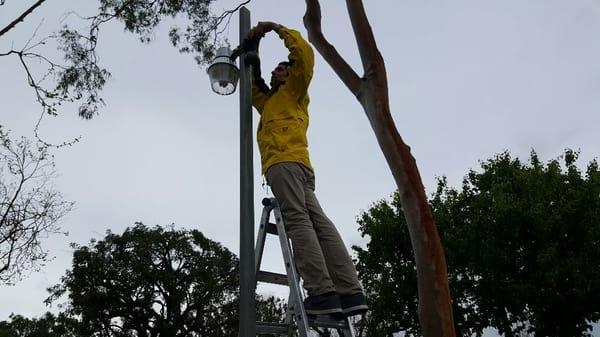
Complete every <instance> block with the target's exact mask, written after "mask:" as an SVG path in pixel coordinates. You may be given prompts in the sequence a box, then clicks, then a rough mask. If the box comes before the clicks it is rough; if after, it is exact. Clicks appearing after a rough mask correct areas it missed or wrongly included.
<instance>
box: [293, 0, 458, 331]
mask: <svg viewBox="0 0 600 337" xmlns="http://www.w3.org/2000/svg"><path fill="white" fill-rule="evenodd" d="M346 5H347V8H348V14H349V16H350V21H351V23H352V28H353V30H354V34H355V38H356V41H357V45H358V49H359V53H360V56H361V61H362V65H363V68H364V72H365V74H364V76H363V77H362V78H361V77H358V75H357V74H356V73H355V72H354V70H353V69H352V68H351V67H350V66H349V65H348V63H347V62H346V61H345V60H344V59H343V58H342V57H341V56H340V55H339V53H338V52H337V51H336V50H335V48H334V47H333V46H332V45H331V44H329V42H327V40H326V39H325V37H324V36H323V33H322V31H321V10H320V6H319V1H318V0H306V14H305V15H304V24H305V26H306V29H307V31H308V37H309V41H310V42H312V43H313V45H314V46H315V47H316V49H317V51H318V52H319V53H320V54H321V55H322V56H323V58H325V60H326V61H327V62H328V63H329V65H330V66H331V67H332V68H333V70H334V71H335V72H336V73H337V74H338V76H339V77H340V79H342V81H343V82H344V84H345V85H346V86H347V87H348V89H349V90H350V91H351V92H352V93H353V94H354V95H355V96H356V98H357V99H358V101H359V102H360V104H361V105H362V107H363V109H364V111H365V113H366V115H367V118H368V119H369V122H370V124H371V127H372V128H373V132H374V133H375V137H376V138H377V141H378V143H379V146H380V148H381V151H382V152H383V154H384V156H385V159H386V161H387V163H388V165H389V167H390V170H391V172H392V175H393V176H394V180H395V181H396V185H397V187H398V190H399V193H400V202H401V204H402V207H403V211H404V215H405V217H406V223H407V225H408V229H409V233H410V239H411V243H412V247H413V251H414V254H415V262H416V266H417V280H418V294H419V321H420V323H421V327H422V329H423V335H424V336H425V337H453V336H455V331H454V320H453V317H452V303H451V302H452V300H451V298H450V291H449V289H448V276H447V269H446V261H445V258H444V251H443V248H442V244H441V242H440V238H439V235H438V232H437V227H436V225H435V222H434V220H433V216H432V214H431V210H430V209H429V205H428V202H427V196H426V194H425V188H424V187H423V183H422V181H421V176H420V174H419V170H418V168H417V164H416V161H415V159H414V158H413V156H412V155H411V153H410V147H408V146H407V145H406V144H405V143H404V142H403V141H402V138H401V137H400V134H399V133H398V130H397V129H396V125H395V124H394V121H393V119H392V115H391V113H390V108H389V97H388V84H387V75H386V69H385V64H384V61H383V57H382V56H381V54H380V52H379V50H378V48H377V44H376V42H375V38H374V36H373V32H372V30H371V26H370V24H369V21H368V19H367V17H366V14H365V11H364V7H363V4H362V1H361V0H346Z"/></svg>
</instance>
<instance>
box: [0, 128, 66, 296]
mask: <svg viewBox="0 0 600 337" xmlns="http://www.w3.org/2000/svg"><path fill="white" fill-rule="evenodd" d="M53 167H54V163H53V160H52V157H51V156H50V155H49V154H48V152H47V148H46V147H41V148H37V147H35V146H34V145H33V144H32V143H31V142H29V141H28V140H26V139H25V138H22V139H21V140H19V141H17V142H13V141H11V140H10V139H9V138H8V135H7V134H6V133H4V132H3V131H2V130H1V129H0V284H2V283H4V284H11V283H14V282H15V281H17V280H19V279H20V278H21V277H22V276H23V274H24V273H25V272H26V271H28V270H31V269H33V270H36V269H38V268H40V267H41V266H42V265H43V264H44V263H45V262H46V261H47V260H48V258H49V257H48V253H47V251H46V250H44V249H43V247H42V239H43V238H45V237H47V236H48V235H50V234H56V233H60V227H59V225H58V223H59V221H60V220H61V218H62V217H63V216H64V215H65V214H67V213H68V212H69V211H70V210H71V208H72V206H73V203H71V202H67V201H64V200H63V199H62V197H61V195H60V193H58V192H57V191H55V190H54V188H53V187H52V185H51V184H50V181H51V179H52V178H53V176H54V172H53Z"/></svg>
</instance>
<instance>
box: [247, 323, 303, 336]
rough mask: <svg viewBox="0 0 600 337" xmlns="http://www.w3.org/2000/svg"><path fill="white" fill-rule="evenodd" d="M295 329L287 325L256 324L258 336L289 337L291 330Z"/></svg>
mask: <svg viewBox="0 0 600 337" xmlns="http://www.w3.org/2000/svg"><path fill="white" fill-rule="evenodd" d="M295 328H296V327H294V326H292V327H290V326H289V325H288V324H286V323H271V322H256V333H257V334H276V335H284V334H285V335H287V333H288V332H289V330H290V329H295Z"/></svg>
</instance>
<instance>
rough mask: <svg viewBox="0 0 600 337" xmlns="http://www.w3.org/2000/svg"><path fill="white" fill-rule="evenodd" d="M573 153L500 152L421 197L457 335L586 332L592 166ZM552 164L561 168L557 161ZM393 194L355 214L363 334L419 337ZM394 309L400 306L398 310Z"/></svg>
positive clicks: (597, 274)
mask: <svg viewBox="0 0 600 337" xmlns="http://www.w3.org/2000/svg"><path fill="white" fill-rule="evenodd" d="M577 155H578V154H577V153H576V152H573V151H571V150H567V151H566V152H565V153H564V156H562V160H561V159H560V158H559V159H556V160H551V161H550V162H548V163H547V164H543V163H541V162H540V160H539V158H538V156H537V155H536V154H535V153H534V152H532V154H531V157H530V160H529V163H522V162H521V161H520V160H519V159H514V158H511V156H510V154H509V153H507V152H505V153H502V154H500V155H497V156H495V157H494V158H492V159H489V160H487V161H485V162H482V163H481V169H482V171H481V172H476V171H470V172H469V173H468V174H467V176H466V177H465V178H464V181H463V184H462V187H461V189H455V188H451V187H449V186H448V185H447V182H446V180H445V179H444V178H442V179H440V180H439V182H438V188H437V192H436V193H435V195H434V196H433V198H432V199H431V200H430V204H431V208H432V210H433V213H434V216H435V219H436V222H437V223H438V224H439V228H440V234H441V238H442V242H443V244H444V247H445V250H446V257H447V259H448V266H449V279H450V286H451V287H450V288H451V289H452V295H453V298H454V302H453V306H454V313H455V319H456V331H457V333H458V335H461V336H471V335H473V334H476V335H478V336H480V335H481V334H482V331H483V329H485V328H486V327H492V328H496V329H497V330H498V331H499V332H500V333H501V334H503V335H506V336H518V335H523V334H527V335H530V334H533V335H535V336H556V337H563V336H564V337H567V336H570V337H574V336H590V332H589V331H590V328H591V326H590V322H597V321H598V320H600V307H599V306H598V303H600V265H599V264H598V261H600V198H599V195H600V171H599V170H598V164H597V162H596V161H595V160H594V161H592V162H590V163H589V164H588V165H587V169H586V171H585V173H584V172H581V171H580V170H579V169H578V168H577V166H576V160H577ZM561 162H562V164H563V165H564V167H561ZM402 213H403V209H402V207H401V205H400V203H399V196H398V193H395V194H394V197H393V199H392V200H391V201H390V202H388V201H380V202H378V203H376V204H375V205H373V207H371V208H370V209H369V210H368V211H367V212H365V213H363V214H362V215H361V217H360V219H359V224H360V230H361V233H362V235H363V236H368V237H369V238H370V242H369V243H368V245H367V249H361V248H359V247H354V249H355V250H356V252H357V253H358V260H359V262H358V269H359V273H360V277H361V279H362V281H363V284H364V286H365V287H366V289H367V290H368V292H369V301H370V302H371V303H370V304H371V309H372V311H371V312H370V314H369V317H367V318H366V320H365V321H363V322H362V324H363V325H365V326H366V328H367V331H368V335H369V336H391V334H392V333H393V332H397V331H400V330H402V331H405V332H406V333H407V335H408V336H420V333H419V331H418V320H417V317H416V316H415V314H414V312H415V309H416V305H417V303H416V302H415V300H414V298H415V294H414V288H413V287H411V285H414V284H415V283H416V280H415V278H414V269H415V264H414V260H413V256H412V253H411V249H410V243H409V239H408V233H407V230H406V229H405V227H404V226H402V225H401V223H402V221H403V220H402V219H404V218H403V214H402ZM398 309H400V310H398Z"/></svg>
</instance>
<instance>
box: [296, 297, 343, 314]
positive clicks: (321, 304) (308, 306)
mask: <svg viewBox="0 0 600 337" xmlns="http://www.w3.org/2000/svg"><path fill="white" fill-rule="evenodd" d="M304 310H305V311H306V314H308V315H336V314H337V315H341V314H342V306H341V304H340V297H339V296H338V294H336V293H334V292H330V293H325V294H322V295H317V296H308V297H307V298H306V299H305V300H304Z"/></svg>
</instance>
